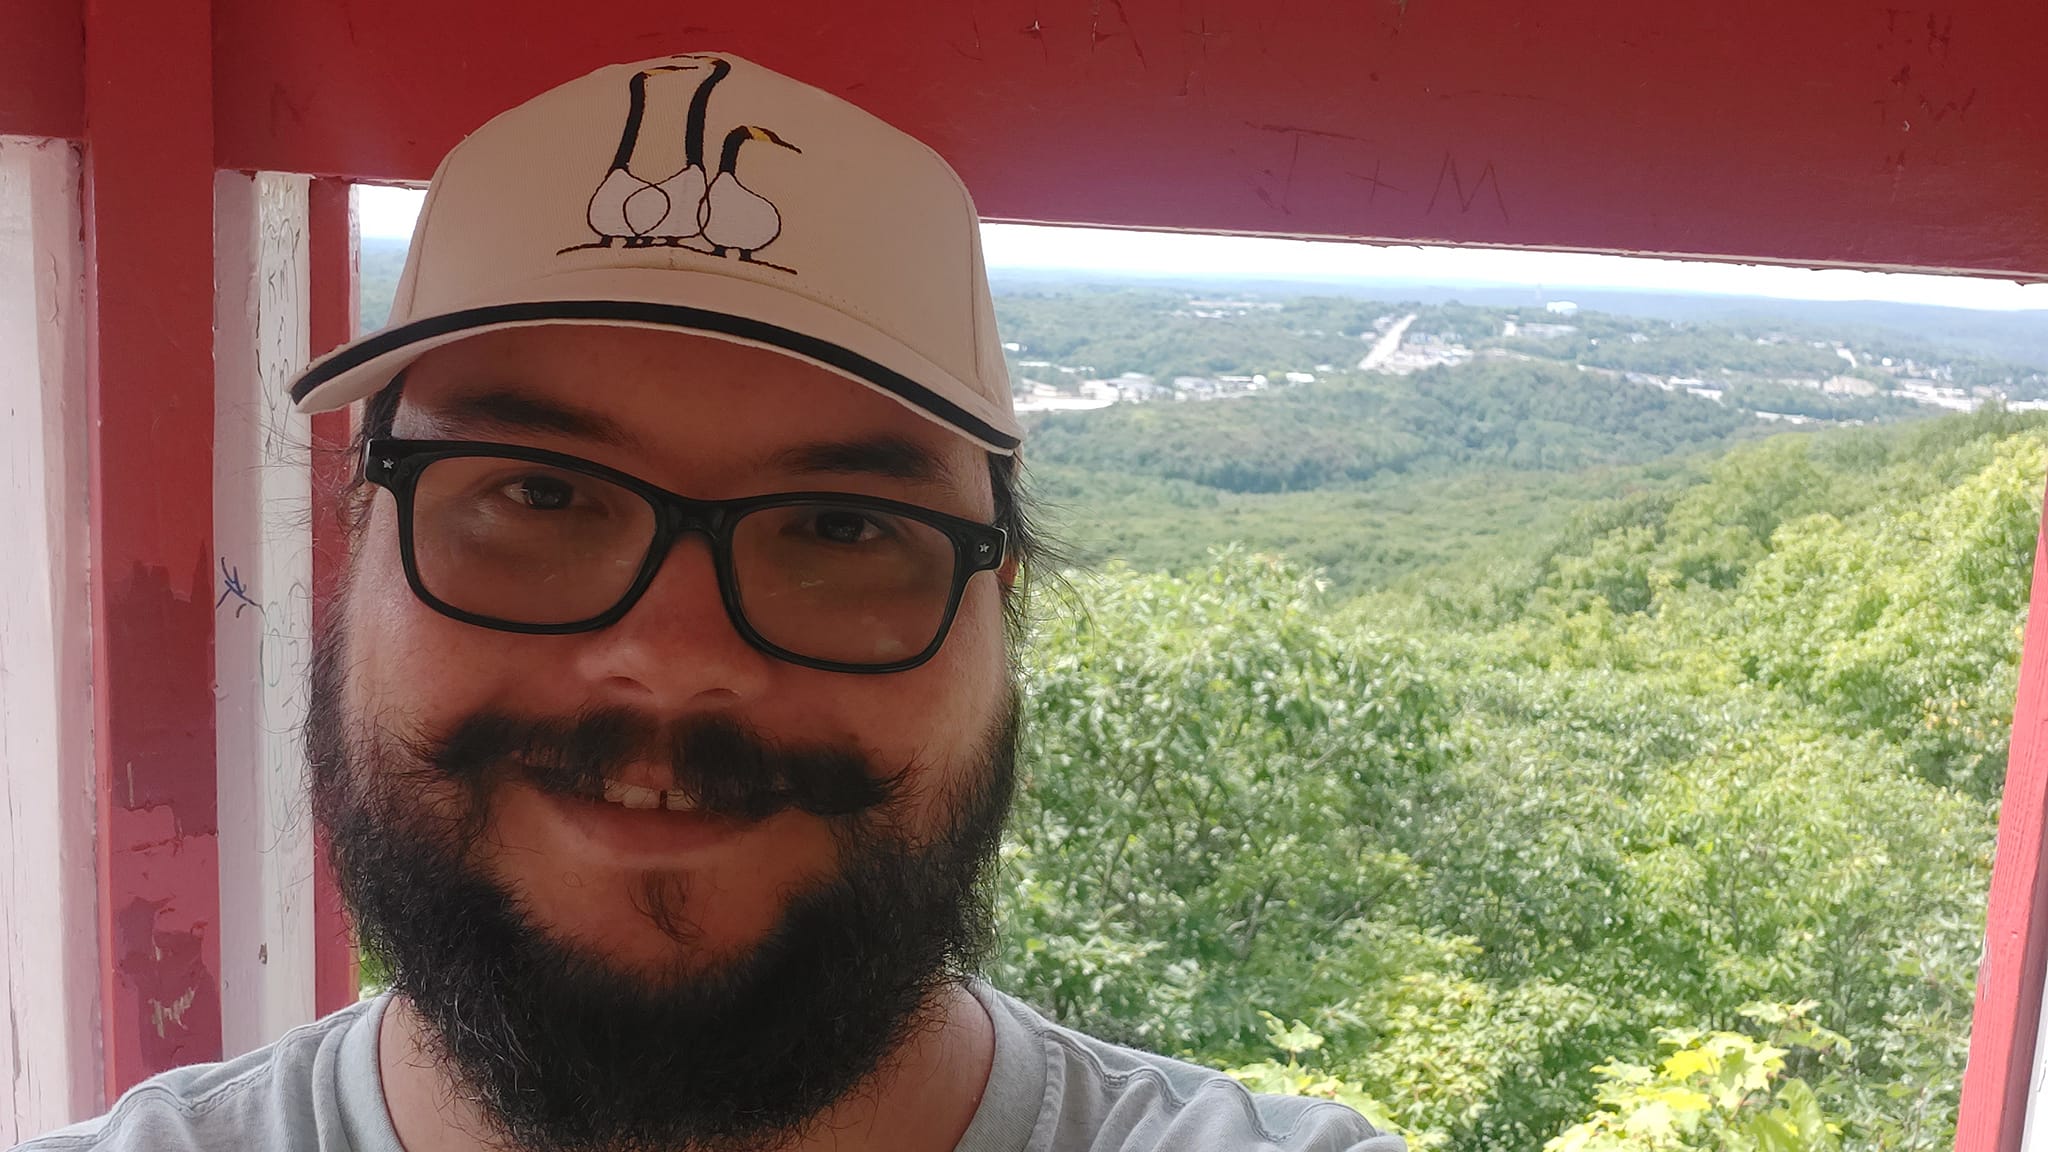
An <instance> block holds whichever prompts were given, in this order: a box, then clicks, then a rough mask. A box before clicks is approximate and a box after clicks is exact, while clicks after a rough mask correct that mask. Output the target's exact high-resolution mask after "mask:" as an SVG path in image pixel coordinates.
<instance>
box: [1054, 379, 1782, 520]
mask: <svg viewBox="0 0 2048 1152" xmlns="http://www.w3.org/2000/svg"><path fill="white" fill-rule="evenodd" d="M1754 424H1755V420H1754V418H1753V417H1751V416H1749V415H1748V414H1746V413H1743V412H1741V411H1738V410H1736V409H1734V408H1731V407H1727V406H1724V405H1721V404H1717V403H1715V402H1713V401H1711V400H1707V399H1703V398H1700V397H1697V396H1692V395H1688V394H1686V393H1684V392H1666V391H1663V390H1661V389H1656V388H1645V387H1641V386H1638V385H1634V384H1628V383H1625V382H1622V381H1617V380H1613V379H1609V378H1607V377H1604V376H1599V375H1595V374H1592V373H1585V372H1576V371H1572V370H1570V369H1567V368H1563V367H1559V366H1557V365H1554V364H1543V363H1515V362H1506V361H1493V362H1487V363H1482V364H1473V365H1468V366H1465V367H1461V368H1433V369H1430V370H1428V371H1425V372H1422V373H1419V374H1417V375H1415V376H1412V377H1381V378H1373V379H1367V380H1359V381H1345V382H1340V383H1330V384H1311V385H1303V386H1300V387H1297V388H1291V389H1287V390H1285V391H1282V392H1277V393H1274V394H1271V395H1266V396H1258V397H1253V398H1249V399H1245V400H1241V401H1230V402H1216V403H1207V404H1172V403H1155V404H1120V405H1117V406H1115V407H1112V408H1107V409H1103V410H1101V411H1095V412H1075V413H1052V414H1047V415H1042V416H1036V417H1033V418H1031V419H1030V420H1029V421H1028V422H1027V424H1026V442H1027V443H1028V444H1029V445H1030V453H1031V459H1032V460H1033V461H1034V462H1035V463H1046V464H1059V465H1065V466H1069V467H1079V468H1089V469H1095V470H1100V471H1109V472H1123V473H1131V474H1135V475H1143V476H1157V477H1160V478H1162V479H1169V480H1188V481H1192V482H1194V483H1196V484H1201V485H1204V486H1206V487H1210V488H1219V489H1222V490H1224V491H1228V492H1298V491H1303V490H1307V489H1315V488H1326V487H1331V486H1337V485H1346V484H1355V483H1360V482H1364V481H1367V480H1371V479H1374V478H1375V477H1378V476H1380V475H1381V474H1383V473H1389V472H1392V473H1403V472H1429V473H1440V472H1444V471H1447V470H1450V469H1453V468H1469V467H1474V466H1487V467H1506V468H1517V469H1529V470H1546V471H1568V470H1573V469H1578V468H1585V467H1590V466H1593V465H1603V464H1623V463H1637V462H1641V461H1645V460H1652V459H1656V458H1658V457H1662V456H1667V455H1671V454H1672V453H1675V452H1682V451H1688V450H1694V449H1697V448H1700V447H1704V446H1708V445H1719V444H1721V443H1723V442H1724V441H1725V440H1726V439H1727V438H1728V437H1729V436H1731V435H1732V434H1734V433H1735V432H1736V431H1737V430H1738V429H1742V428H1745V427H1752V426H1754Z"/></svg>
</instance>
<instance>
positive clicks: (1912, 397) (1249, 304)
mask: <svg viewBox="0 0 2048 1152" xmlns="http://www.w3.org/2000/svg"><path fill="white" fill-rule="evenodd" d="M1288 307H1289V305H1288V303H1287V302H1285V301H1279V300H1265V299H1213V298H1203V297H1196V296H1189V297H1187V298H1186V300H1185V302H1184V304H1183V305H1182V306H1180V307H1176V308H1173V309H1172V310H1171V311H1170V312H1168V313H1167V315H1168V316H1170V317H1172V318H1173V319H1174V320H1177V321H1181V322H1189V321H1195V322H1203V321H1206V322H1210V323H1214V324H1218V325H1228V324H1232V323H1242V322H1244V321H1246V320H1253V321H1254V322H1261V323H1271V322H1273V321H1276V320H1278V319H1280V318H1279V317H1278V316H1276V315H1275V314H1278V313H1283V312H1285V311H1286V310H1287V308H1288ZM1440 311H1441V310H1440V309H1419V310H1413V311H1405V312H1392V311H1390V312H1385V313H1383V314H1381V315H1379V316H1377V317H1376V318H1374V319H1373V320H1372V321H1371V323H1370V326H1369V328H1366V329H1365V330H1363V331H1360V332H1358V333H1357V334H1356V339H1357V340H1358V342H1359V345H1358V346H1360V355H1359V357H1358V359H1357V360H1356V361H1355V362H1350V361H1347V362H1344V363H1335V362H1329V361H1324V362H1304V363H1299V364H1296V365H1292V366H1287V367H1281V368H1277V369H1272V370H1268V371H1259V372H1242V371H1241V372H1217V373H1214V374H1202V375H1198V374H1191V373H1181V374H1174V375H1171V376H1160V375H1157V374H1154V373H1149V372H1144V371H1136V370H1123V371H1114V372H1112V371H1109V370H1105V369H1104V368H1101V367H1098V366H1097V365H1095V364H1089V363H1063V362H1061V361H1060V360H1059V359H1058V358H1056V357H1054V356H1052V355H1049V354H1045V353H1043V352H1038V351H1037V350H1035V349H1033V348H1032V347H1031V346H1030V345H1029V344H1028V343H1025V342H1021V341H1011V342H1008V343H1005V344H1004V345H1003V348H1004V351H1005V353H1006V354H1007V356H1008V358H1009V364H1010V372H1011V386H1012V389H1013V392H1014V395H1015V401H1016V407H1017V410H1018V411H1019V412H1023V413H1032V412H1070V411H1085V410H1090V409H1099V408H1107V407H1109V406H1111V405H1114V404H1149V403H1159V402H1189V401H1212V400H1235V399H1242V398H1246V397H1252V396H1258V395H1260V394H1262V393H1267V392H1270V391H1273V390H1275V389H1282V388H1289V387H1294V386H1299V385H1304V384H1313V383H1316V382H1317V381H1320V380H1327V379H1331V378H1335V377H1342V376H1345V375H1351V374H1382V375H1395V376H1406V375H1411V374H1414V373H1417V372H1422V371H1425V370H1427V369H1431V368H1440V367H1441V368H1455V367H1457V366H1460V365H1464V364H1468V363H1471V362H1473V361H1475V360H1521V361H1551V362H1559V363H1566V364H1572V365H1575V366H1576V367H1577V368H1578V370H1579V371H1582V372H1590V373H1596V374H1599V375H1602V376H1607V377H1610V378H1616V379H1624V380H1626V381H1628V382H1629V383H1631V384H1638V385H1641V386H1644V387H1648V388H1658V389H1662V390H1664V391H1667V392H1678V391H1683V392H1686V393H1688V394H1690V395H1693V396H1698V397H1702V398H1705V399H1708V400H1712V401H1715V402H1719V403H1727V402H1728V399H1727V397H1728V392H1729V390H1730V386H1731V385H1733V384H1736V383H1746V384H1750V385H1766V386H1776V387H1779V388H1785V389H1796V390H1802V391H1807V392H1812V393H1818V394H1820V395H1823V396H1829V397H1841V398H1869V399H1877V398H1889V399H1891V400H1894V401H1903V402H1909V403H1911V404H1913V405H1919V406H1922V407H1925V408H1932V409H1944V410H1948V411H1956V412H1970V411H1974V410H1976V409H1977V408H1978V407H1980V406H1981V405H1983V404H1986V403H1994V402H1995V403H2001V404H2003V406H2004V407H2005V408H2007V409H2009V410H2014V411H2020V410H2043V409H2048V399H2042V398H2031V399H2028V398H2021V396H2019V395H2015V394H2014V393H2015V392H2016V391H2021V392H2024V393H2027V394H2032V395H2035V396H2037V397H2038V396H2039V394H2040V393H2041V392H2042V385H2043V384H2044V383H2048V376H2044V374H2042V373H2033V374H2031V375H2012V376H2009V378H2008V379H2006V380H2003V381H1998V382H1994V383H1974V384H1972V383H1965V382H1963V381H1960V380H1958V372H1957V360H1956V359H1939V358H1935V357H1929V358H1925V359H1919V358H1913V357H1907V356H1892V355H1885V354H1883V353H1882V352H1881V351H1879V350H1873V349H1868V348H1861V347H1858V346H1856V345H1855V344H1854V343H1852V342H1851V341H1849V340H1842V339H1817V338H1813V337H1811V336H1805V335H1795V334H1792V333H1790V332H1771V331H1766V332H1762V333H1760V334H1756V335H1745V336H1743V337H1742V339H1745V340H1747V341H1749V342H1751V343H1753V344H1754V345H1756V346H1758V347H1761V348H1766V349H1770V348H1777V349H1783V350H1785V351H1799V352H1804V351H1805V350H1806V349H1812V350H1814V351H1815V352H1819V353H1826V354H1828V355H1827V356H1818V357H1816V356H1814V355H1811V354H1808V355H1806V356H1804V357H1800V356H1776V357H1766V358H1765V359H1764V362H1765V363H1769V362H1783V363H1796V364H1797V365H1798V366H1799V370H1797V371H1783V370H1779V371H1772V370H1770V369H1768V368H1763V369H1759V368H1758V367H1757V366H1755V365H1752V366H1749V367H1727V366H1720V367H1717V368H1711V369H1706V368H1701V367H1699V366H1695V367H1694V369H1693V371H1691V372H1672V371H1647V370H1637V369H1634V368H1630V367H1626V366H1620V365H1616V364H1612V363H1610V364H1602V363H1589V362H1588V361H1589V360H1616V361H1620V362H1621V363H1622V364H1623V365H1625V363H1626V361H1627V360H1628V359H1630V357H1628V356H1625V355H1623V356H1610V355H1602V354H1599V353H1595V352H1593V351H1592V350H1594V349H1598V348H1599V347H1600V346H1601V343H1602V340H1603V339H1604V340H1607V341H1609V342H1610V343H1611V344H1612V343H1625V344H1627V345H1635V346H1646V345H1652V344H1654V343H1657V342H1658V341H1660V340H1665V339H1668V338H1669V337H1670V334H1671V333H1672V332H1673V331H1674V330H1678V329H1680V328H1681V326H1680V325H1677V324H1673V323H1667V322H1663V321H1653V320H1637V319H1634V318H1629V317H1621V316H1613V315H1608V314H1599V313H1587V314H1586V315H1585V316H1584V317H1582V316H1581V310H1580V308H1579V306H1578V305H1577V304H1575V303H1573V302H1571V301H1568V300H1555V301H1550V302H1548V303H1546V304H1545V305H1544V306H1543V308H1542V309H1541V310H1540V311H1537V310H1534V309H1530V308H1522V309H1485V310H1482V309H1467V310H1465V311H1466V312H1468V313H1492V314H1493V315H1492V316H1491V317H1490V318H1489V319H1488V320H1487V322H1486V324H1485V326H1484V328H1483V329H1479V328H1475V325H1474V324H1473V322H1472V317H1470V316H1467V317H1465V318H1463V322H1462V323H1460V324H1458V325H1454V326H1449V327H1442V328H1439V327H1437V326H1433V325H1431V324H1429V323H1428V322H1427V319H1426V317H1427V314H1428V313H1431V312H1440ZM1532 312H1533V313H1534V314H1535V315H1536V316H1540V317H1541V319H1535V318H1532V316H1531V313H1532ZM1594 317H1597V318H1598V320H1599V321H1600V322H1599V323H1598V324H1597V325H1595V326H1592V327H1588V326H1586V325H1585V324H1584V323H1583V321H1584V320H1588V319H1592V318H1594ZM1617 325H1620V326H1621V327H1622V329H1623V330H1619V331H1617ZM1595 330H1597V331H1598V332H1599V333H1600V334H1599V335H1593V334H1591V333H1592V332H1593V331H1595ZM1302 334H1303V335H1304V336H1306V337H1314V338H1326V337H1327V336H1328V335H1330V333H1328V332H1326V331H1324V330H1309V331H1305V332H1303V333H1302ZM1716 335H1717V336H1718V337H1719V338H1722V339H1726V338H1728V337H1729V333H1728V332H1726V331H1725V330H1718V331H1717V332H1716ZM1828 356H1831V357H1832V361H1830V360H1828ZM1645 359H1654V357H1645ZM1957 359H1960V358H1957ZM1823 363H1834V364H1835V365H1836V368H1835V369H1832V370H1831V369H1825V368H1823V367H1821V364H1823ZM1976 375H1978V376H1982V375H1983V373H1982V372H1981V371H1979V372H1978V373H1976ZM2018 385H2024V386H2025V387H2024V388H2018V387H2015V386H2018ZM1745 406H1746V407H1750V408H1751V410H1752V411H1753V412H1754V415H1755V416H1756V417H1757V418H1758V419H1760V420H1765V421H1783V422H1788V423H1795V424H1799V423H1809V422H1813V421H1814V420H1816V419H1817V418H1816V417H1814V416H1811V415H1805V414H1801V413H1798V412H1778V411H1772V410H1769V409H1768V408H1764V407H1757V406H1755V405H1753V404H1752V405H1745ZM1788 406H1792V405H1788ZM1838 422H1849V423H1854V422H1859V421H1838Z"/></svg>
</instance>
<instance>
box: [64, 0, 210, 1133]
mask: <svg viewBox="0 0 2048 1152" xmlns="http://www.w3.org/2000/svg"><path fill="white" fill-rule="evenodd" d="M88 16H89V20H90V25H89V27H88V29H87V33H88V34H87V37H86V43H87V45H88V52H87V55H86V69H85V92H86V129H87V138H86V146H85V149H84V157H85V170H84V186H85V237H86V301H87V329H88V336H87V358H86V359H87V369H86V370H87V389H88V407H89V411H90V424H91V434H90V440H89V447H88V452H89V459H90V468H91V471H92V478H91V485H92V557H93V562H92V573H91V575H92V592H91V595H92V623H93V682H94V690H93V707H94V713H95V715H94V724H95V740H94V745H95V749H94V750H95V754H96V757H97V761H98V764H97V767H98V776H99V790H98V791H99V796H98V799H99V836H98V852H99V861H98V863H99V903H100V925H101V940H100V954H101V957H102V971H101V1001H100V1004H101V1009H100V1010H101V1020H102V1026H103V1030H104V1032H103V1041H104V1045H105V1069H106V1077H107V1083H106V1087H107V1095H108V1098H109V1099H111V1098H112V1097H113V1095H114V1094H115V1093H117V1092H119V1091H121V1090H122V1089H124V1088H126V1087H128V1086H129V1085H131V1084H133V1083H135V1082H136V1081H137V1080H140V1079H142V1078H144V1077H146V1076H148V1075H151V1074H152V1073H155V1072H159V1071H162V1070H163V1069H166V1068H171V1067H175V1066H177V1065H180V1064H189V1063H192V1062H194V1061H200V1060H217V1059H219V1058H220V1054H221V1020H220V982H219V972H220V933H219V925H220V866H219V853H218V844H217V839H218V838H217V834H216V833H217V827H216V813H217V807H216V790H217V784H216V775H215V767H214V699H213V606H214V596H215V585H216V583H217V580H216V578H215V575H214V573H215V565H216V559H215V557H214V555H213V553H212V529H213V523H212V517H213V163H212V153H213V132H212V122H211V118H210V115H209V113H208V109H210V108H211V107H212V84H211V75H210V72H211V70H210V68H209V65H208V51H209V41H210V29H209V27H208V19H207V7H206V6H205V5H203V4H164V3H160V2H158V0H94V3H93V5H92V8H91V11H90V12H89V14H88Z"/></svg>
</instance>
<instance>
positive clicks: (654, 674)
mask: <svg viewBox="0 0 2048 1152" xmlns="http://www.w3.org/2000/svg"><path fill="white" fill-rule="evenodd" d="M575 668H576V673H577V675H578V676H579V677H580V678H581V679H582V680H583V682H584V683H585V684H587V685H589V686H590V688H591V690H592V692H593V693H594V694H595V695H596V696H597V697H598V698H599V699H600V700H601V701H602V702H603V703H605V704H617V705H622V706H631V707H637V708H643V709H652V710H655V711H658V712H661V713H663V714H668V715H676V714H681V713H685V712H689V711H703V710H716V709H720V708H728V707H731V706H733V705H735V704H738V703H741V702H745V701H751V700H753V699H755V698H756V697H758V696H759V695H761V693H762V692H763V691H764V690H765V689H766V688H767V686H768V684H769V682H770V681H771V680H772V679H773V676H774V672H775V661H774V658H773V657H771V656H768V655H767V654H766V653H763V652H761V651H759V650H757V649H756V648H754V647H753V645H751V644H749V643H747V641H746V640H745V638H743V637H742V636H741V635H740V634H739V631H738V629H736V628H735V627H734V626H733V623H732V618H731V617H730V616H729V615H728V614H727V612H726V608H725V601H724V599H723V597H722V596H720V594H719V590H718V573H717V569H716V567H715V565H714V563H713V560H712V554H711V542H710V540H709V538H707V537H706V536H705V535H704V534H703V533H701V532H689V533H686V534H684V535H683V536H682V537H680V538H679V539H677V541H676V542H675V544H674V546H672V547H671V548H670V549H669V552H668V555H667V556H665V557H663V558H662V562H661V567H660V569H658V570H657V571H656V572H655V574H654V579H653V582H652V583H650V584H649V585H648V586H647V590H646V592H645V593H643V594H642V595H641V597H640V599H639V600H637V601H635V602H634V604H633V606H632V608H631V609H629V610H628V611H627V612H626V614H625V616H624V617H622V618H620V619H619V621H618V622H617V623H615V624H612V625H611V626H610V627H607V628H601V629H598V630H597V631H595V632H590V633H586V634H585V635H584V637H583V644H582V645H581V646H580V648H579V650H578V653H577V658H576V661H575Z"/></svg>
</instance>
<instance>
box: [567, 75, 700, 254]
mask: <svg viewBox="0 0 2048 1152" xmlns="http://www.w3.org/2000/svg"><path fill="white" fill-rule="evenodd" d="M731 71H732V65H731V64H729V63H727V62H726V61H724V60H720V59H718V58H717V57H707V58H705V59H702V60H693V61H689V62H687V63H677V64H665V65H661V66H659V67H655V68H647V69H643V70H641V71H639V72H635V73H633V78H632V79H631V80H630V81H628V82H627V85H626V90H627V93H628V98H627V99H628V102H627V111H626V125H625V129H624V130H623V131H622V132H620V134H619V150H618V152H617V153H616V154H614V155H613V157H612V164H611V168H610V170H609V171H607V172H606V173H605V175H604V179H603V180H602V181H601V182H599V184H598V186H597V191H595V192H593V193H591V196H590V209H589V211H588V213H587V214H586V216H587V219H588V220H589V221H590V230H591V231H593V232H595V233H597V235H598V240H597V244H598V245H599V246H600V247H609V246H610V245H612V244H613V243H615V242H623V243H625V244H627V245H639V244H648V243H667V244H675V243H681V242H682V241H685V240H689V239H692V238H694V237H696V236H698V235H700V234H701V233H702V232H703V230H704V229H703V225H701V224H700V223H699V222H698V217H699V216H700V215H701V214H702V212H703V204H704V190H705V185H706V183H707V181H708V179H709V178H708V177H707V176H706V175H705V168H704V120H705V117H706V115H707V113H708V111H709V105H710V103H711V90H712V89H713V88H715V87H717V86H718V82H719V81H720V80H723V79H725V76H726V74H727V73H729V72H731ZM690 76H694V77H695V78H696V83H695V84H694V85H693V86H692V87H691V88H690V90H689V96H690V99H689V103H688V106H687V107H686V108H680V109H677V111H680V112H681V113H682V115H680V116H676V117H673V118H670V117H666V116H663V115H661V114H660V112H661V110H660V109H657V114H656V116H655V119H654V123H653V124H652V125H650V124H649V123H648V118H647V87H648V82H649V81H650V80H668V79H671V78H677V77H690ZM660 87H661V88H662V89H666V90H667V93H664V92H662V91H657V93H656V95H657V97H659V96H661V95H664V94H673V93H675V91H676V86H675V85H674V84H672V83H669V84H662V85H661V86H660ZM659 102H660V101H658V103H659ZM678 122H680V123H678ZM678 127H680V128H681V129H682V131H681V132H679V133H678V132H675V129H676V128H678ZM643 133H644V134H645V135H646V137H647V138H646V140H645V141H644V143H646V145H647V147H645V148H643V147H642V144H643V138H642V136H643ZM664 135H670V136H676V137H679V138H680V139H681V141H682V145H683V155H682V161H683V166H682V167H681V168H680V169H677V170H676V171H674V172H672V173H670V174H669V175H667V176H664V177H661V178H660V179H654V178H652V177H650V176H648V175H647V172H648V171H649V170H650V169H655V170H658V168H657V166H658V165H660V163H661V160H662V159H663V158H664V157H665V156H672V154H673V149H663V148H660V147H659V146H658V145H659V141H660V139H661V138H662V137H663V136H664Z"/></svg>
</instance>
